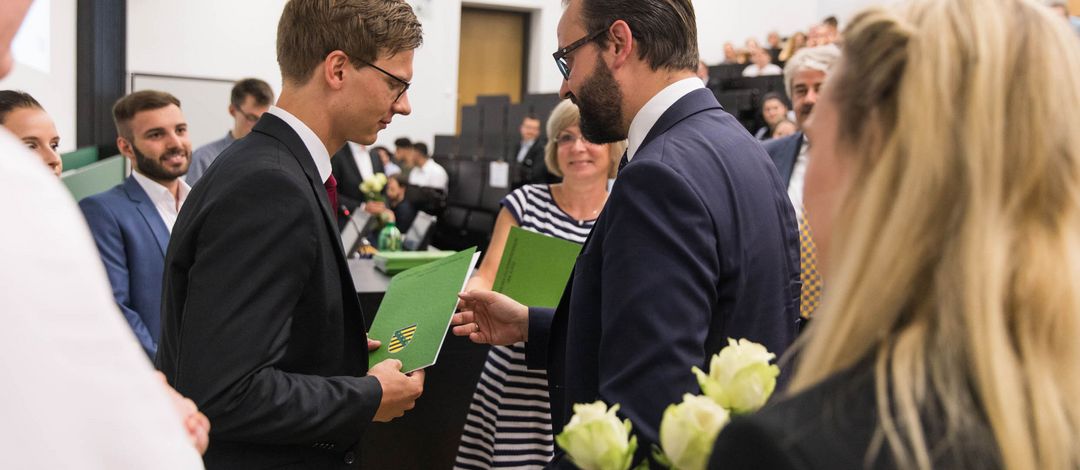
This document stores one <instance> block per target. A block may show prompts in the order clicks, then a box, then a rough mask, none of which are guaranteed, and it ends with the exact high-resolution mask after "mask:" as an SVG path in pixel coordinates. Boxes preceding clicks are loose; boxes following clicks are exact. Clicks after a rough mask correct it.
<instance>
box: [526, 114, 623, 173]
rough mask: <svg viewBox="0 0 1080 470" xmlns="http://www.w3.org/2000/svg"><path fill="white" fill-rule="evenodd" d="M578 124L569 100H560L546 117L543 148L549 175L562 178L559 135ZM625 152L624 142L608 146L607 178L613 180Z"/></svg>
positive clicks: (579, 118)
mask: <svg viewBox="0 0 1080 470" xmlns="http://www.w3.org/2000/svg"><path fill="white" fill-rule="evenodd" d="M580 122H581V114H580V112H579V111H578V107H577V105H576V104H574V103H573V102H571V101H570V100H562V102H560V103H559V104H558V105H557V106H555V109H554V110H552V111H551V116H549V117H548V122H547V135H548V142H547V145H546V146H544V164H545V165H547V169H548V171H550V172H551V174H553V175H555V176H559V177H562V176H563V173H562V170H560V169H559V142H558V139H559V134H560V133H562V131H564V130H566V128H567V127H573V126H577V125H579V124H580ZM625 150H626V141H625V140H621V141H619V142H615V143H611V144H608V156H609V157H611V165H609V166H608V178H614V177H615V174H616V173H618V172H619V159H620V158H622V154H623V151H625Z"/></svg>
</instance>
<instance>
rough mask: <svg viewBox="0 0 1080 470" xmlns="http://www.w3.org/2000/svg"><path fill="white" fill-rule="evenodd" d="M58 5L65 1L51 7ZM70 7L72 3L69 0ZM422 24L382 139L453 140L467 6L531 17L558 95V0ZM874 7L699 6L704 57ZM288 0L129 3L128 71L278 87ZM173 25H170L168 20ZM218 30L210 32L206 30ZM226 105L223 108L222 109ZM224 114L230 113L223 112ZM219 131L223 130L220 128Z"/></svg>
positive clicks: (766, 1)
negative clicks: (472, 11) (280, 25)
mask: <svg viewBox="0 0 1080 470" xmlns="http://www.w3.org/2000/svg"><path fill="white" fill-rule="evenodd" d="M54 1H55V2H58V1H60V0H54ZM63 1H64V3H70V4H72V8H73V4H74V0H63ZM410 3H412V4H413V5H415V6H416V7H417V11H418V13H419V16H420V21H421V23H423V25H424V45H423V46H422V47H421V48H420V49H419V50H417V51H416V58H415V61H414V69H415V70H414V76H413V86H412V88H410V90H409V98H410V101H411V103H412V107H413V113H412V115H410V116H398V117H397V118H395V119H394V122H393V124H391V125H390V127H389V128H387V129H386V130H385V131H383V132H382V134H381V135H380V137H379V143H380V144H382V145H386V144H388V143H391V142H393V140H394V139H395V138H397V137H402V136H406V137H410V138H412V139H418V140H421V141H426V142H428V143H429V144H430V143H431V142H432V140H433V136H434V135H435V134H452V133H453V132H454V123H455V116H456V109H455V106H456V103H457V82H458V67H457V61H458V60H457V59H458V53H459V43H460V33H461V7H462V6H469V7H481V8H499V9H507V10H514V11H525V12H530V13H532V23H531V25H530V34H531V37H530V49H529V57H528V60H529V73H528V76H527V77H526V80H527V83H526V89H527V90H528V91H529V92H531V93H552V92H556V91H558V88H559V86H560V84H561V76H560V75H559V72H558V70H557V69H556V68H555V65H554V63H553V62H552V60H551V53H552V52H553V51H554V50H555V49H556V47H557V40H556V36H555V28H556V26H557V24H558V21H559V17H560V16H561V15H562V1H561V0H410ZM868 3H873V1H872V0H755V1H753V2H746V1H744V0H694V6H695V8H696V9H697V11H696V13H697V18H698V39H699V43H700V49H701V54H702V58H703V59H704V60H705V61H706V62H709V63H715V62H720V61H721V60H722V58H723V50H722V46H723V43H724V41H729V40H730V41H733V42H736V43H737V44H742V42H743V41H745V40H746V38H747V37H751V36H753V37H756V38H759V40H761V41H764V39H765V35H766V34H767V33H768V32H769V31H771V30H774V29H775V30H778V31H780V32H781V34H785V35H786V34H790V33H791V32H794V31H796V30H801V31H805V30H806V29H807V28H808V27H809V25H811V24H813V23H815V22H818V21H821V19H822V18H824V17H825V16H827V15H829V14H837V16H839V17H840V18H841V20H844V19H845V18H846V17H847V15H849V14H850V13H851V12H852V11H853V10H854V9H855V8H857V7H858V6H860V5H864V4H868ZM284 4H285V0H230V1H227V2H220V1H216V0H188V1H186V2H183V3H181V4H177V3H176V2H174V1H166V0H138V1H129V2H128V70H129V71H131V72H143V73H163V74H172V75H189V76H206V77H212V78H225V79H238V78H242V77H247V76H253V77H258V78H262V79H264V80H266V81H267V82H269V83H270V84H271V86H272V87H274V90H275V91H278V90H280V76H279V73H278V68H277V62H276V59H275V33H276V29H277V20H278V17H279V16H280V14H281V10H282V7H283V6H284ZM165 18H167V19H168V20H167V21H165V20H163V19H165ZM206 31H212V33H206ZM223 108H224V106H223ZM222 112H223V113H224V112H225V111H222ZM214 132H215V133H216V132H218V131H217V130H215V131H214Z"/></svg>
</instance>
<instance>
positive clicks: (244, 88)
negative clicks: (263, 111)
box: [229, 78, 274, 108]
mask: <svg viewBox="0 0 1080 470" xmlns="http://www.w3.org/2000/svg"><path fill="white" fill-rule="evenodd" d="M249 96H250V97H251V98H252V99H254V100H255V104H256V105H258V106H266V105H269V104H270V102H271V101H274V90H271V89H270V84H269V83H266V82H264V81H262V80H259V79H258V78H245V79H243V80H240V81H238V82H236V84H235V85H233V87H232V95H231V96H230V97H229V102H230V103H232V105H233V107H234V108H239V107H240V105H242V104H244V99H245V98H247V97H249Z"/></svg>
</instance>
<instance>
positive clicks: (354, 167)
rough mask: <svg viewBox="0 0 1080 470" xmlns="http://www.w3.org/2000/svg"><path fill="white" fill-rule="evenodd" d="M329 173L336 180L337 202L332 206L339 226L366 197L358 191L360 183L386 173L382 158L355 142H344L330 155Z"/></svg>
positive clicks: (342, 224) (345, 221) (346, 221)
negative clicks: (377, 174)
mask: <svg viewBox="0 0 1080 470" xmlns="http://www.w3.org/2000/svg"><path fill="white" fill-rule="evenodd" d="M330 166H331V174H333V175H334V179H336V180H337V202H338V207H335V208H334V212H335V213H336V214H337V219H338V224H339V226H344V224H346V223H348V220H349V214H350V213H351V212H352V211H355V210H356V209H357V208H359V207H360V205H361V204H363V203H364V201H365V200H366V199H367V198H366V197H365V196H364V192H363V191H360V183H363V182H364V180H366V179H371V178H373V177H375V173H382V174H384V175H385V174H386V169H384V168H383V163H382V160H381V159H379V157H378V156H376V155H373V154H371V153H370V152H368V149H367V147H365V146H363V145H361V144H358V143H356V142H346V143H345V145H342V146H341V149H340V150H338V151H337V153H335V154H334V155H333V156H332V157H330Z"/></svg>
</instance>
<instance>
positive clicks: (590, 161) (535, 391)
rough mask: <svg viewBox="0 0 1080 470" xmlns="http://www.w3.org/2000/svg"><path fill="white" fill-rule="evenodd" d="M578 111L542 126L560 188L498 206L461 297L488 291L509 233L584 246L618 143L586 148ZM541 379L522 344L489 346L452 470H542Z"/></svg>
mask: <svg viewBox="0 0 1080 470" xmlns="http://www.w3.org/2000/svg"><path fill="white" fill-rule="evenodd" d="M578 122H579V115H578V108H577V106H575V105H574V104H573V103H571V102H570V101H563V102H562V103H560V104H559V105H558V106H556V107H555V110H553V111H552V113H551V117H550V118H549V119H548V123H547V135H548V136H550V140H549V141H548V143H547V147H546V148H545V154H544V163H546V164H547V167H548V170H549V171H551V172H552V173H554V174H556V175H559V176H561V177H562V178H563V182H562V183H560V184H553V185H544V184H533V185H526V186H523V187H521V188H518V189H517V190H515V191H513V192H511V193H510V194H509V195H507V196H506V197H505V198H503V200H502V202H501V204H502V210H500V211H499V216H498V219H497V220H496V221H495V230H494V232H493V233H492V236H491V244H489V245H488V250H487V253H486V254H485V255H484V261H483V263H481V264H480V268H479V269H477V272H476V274H475V275H474V276H473V278H472V279H470V280H469V283H468V285H467V286H466V290H472V289H486V290H490V289H491V285H492V283H494V281H495V273H496V272H498V270H499V261H500V260H501V259H502V252H503V248H504V247H505V245H506V237H507V235H508V234H509V233H510V227H514V226H517V227H521V228H524V229H526V230H531V231H533V232H538V233H541V234H544V235H549V236H553V237H557V238H561V239H564V240H569V241H572V242H575V243H584V242H585V238H586V237H588V236H589V231H590V230H592V226H593V223H594V222H595V221H596V218H597V216H598V215H599V214H600V210H601V209H602V208H603V207H604V202H605V201H607V188H608V179H609V178H611V177H614V176H615V171H616V169H617V168H618V159H619V158H620V157H621V156H622V153H623V150H625V149H626V144H625V142H619V143H616V144H605V145H598V144H593V143H590V142H587V141H585V139H584V138H582V137H581V130H580V129H579V128H578ZM554 450H555V449H554V438H553V437H552V435H551V411H550V405H549V404H548V387H547V374H546V373H545V371H542V370H528V369H527V368H526V367H525V344H524V343H518V344H515V345H512V346H493V347H492V348H491V352H489V353H488V358H487V362H486V363H485V364H484V369H483V370H482V371H481V373H480V381H479V383H477V385H476V392H475V393H474V394H473V401H472V405H471V406H470V407H469V415H468V417H467V419H466V421H465V429H464V430H463V431H462V435H461V443H460V445H459V447H458V455H457V461H456V463H455V465H454V468H457V469H488V468H496V467H503V468H543V466H544V465H545V464H547V462H548V461H549V460H551V456H552V455H553V454H554Z"/></svg>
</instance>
